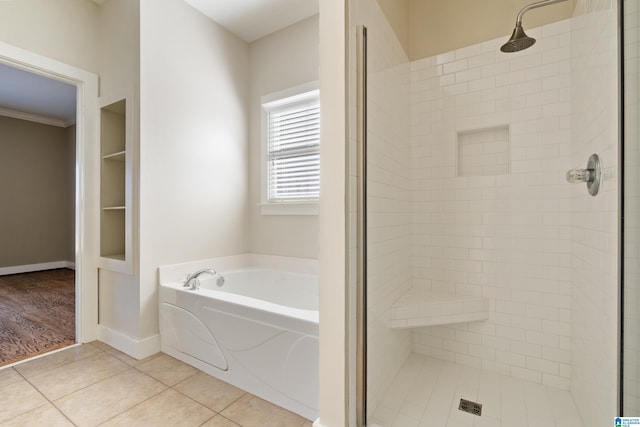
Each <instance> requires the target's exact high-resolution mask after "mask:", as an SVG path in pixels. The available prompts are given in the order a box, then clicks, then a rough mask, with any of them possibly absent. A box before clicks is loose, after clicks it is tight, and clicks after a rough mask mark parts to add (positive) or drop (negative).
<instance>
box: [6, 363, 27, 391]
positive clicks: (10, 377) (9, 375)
mask: <svg viewBox="0 0 640 427" xmlns="http://www.w3.org/2000/svg"><path fill="white" fill-rule="evenodd" d="M20 381H24V379H23V378H22V377H21V376H20V374H18V373H17V372H16V370H15V369H13V368H4V369H1V370H0V388H2V387H5V386H8V385H10V384H15V383H17V382H20Z"/></svg>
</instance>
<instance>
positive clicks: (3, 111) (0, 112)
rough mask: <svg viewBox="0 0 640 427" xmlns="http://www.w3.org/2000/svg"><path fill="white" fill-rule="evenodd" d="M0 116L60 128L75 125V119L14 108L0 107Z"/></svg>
mask: <svg viewBox="0 0 640 427" xmlns="http://www.w3.org/2000/svg"><path fill="white" fill-rule="evenodd" d="M0 116H4V117H11V118H12V119H19V120H27V121H29V122H35V123H40V124H43V125H49V126H57V127H60V128H68V127H69V126H72V125H75V124H76V122H75V120H72V121H67V120H60V119H53V118H51V117H46V116H41V115H39V114H32V113H25V112H24V111H18V110H12V109H10V108H1V107H0Z"/></svg>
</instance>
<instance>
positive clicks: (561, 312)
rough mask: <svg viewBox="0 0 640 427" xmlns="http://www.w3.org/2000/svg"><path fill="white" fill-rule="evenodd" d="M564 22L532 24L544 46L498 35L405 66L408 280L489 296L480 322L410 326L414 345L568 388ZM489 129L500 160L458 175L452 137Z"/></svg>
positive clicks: (568, 133) (568, 77) (425, 351)
mask: <svg viewBox="0 0 640 427" xmlns="http://www.w3.org/2000/svg"><path fill="white" fill-rule="evenodd" d="M570 29H571V25H570V21H562V22H559V23H555V24H551V25H548V26H545V27H542V28H538V29H533V30H532V35H533V34H536V33H537V34H538V38H540V42H539V43H537V44H536V45H535V46H534V47H533V48H531V49H529V50H527V51H523V52H519V53H516V54H510V55H507V54H503V53H501V52H499V50H498V49H499V46H500V45H501V42H503V41H504V40H502V39H500V40H493V41H488V42H485V43H482V44H478V45H474V46H470V47H468V48H464V49H460V50H457V51H455V52H451V53H448V54H443V55H438V56H437V57H433V58H426V59H423V60H419V61H414V62H412V64H411V74H412V75H411V85H412V97H411V99H412V101H411V109H412V135H411V178H412V197H413V199H412V201H413V204H412V216H411V220H412V234H413V237H412V240H411V242H412V245H411V267H412V284H413V286H414V287H423V288H427V289H431V290H434V291H445V292H452V293H459V294H465V295H474V296H482V297H485V298H489V299H490V300H491V304H490V305H491V314H490V319H489V320H488V321H486V322H473V323H462V324H457V325H451V326H439V327H430V328H420V329H416V330H415V331H414V333H413V348H414V351H415V352H417V353H421V354H425V355H429V356H432V357H436V358H440V359H445V360H449V361H453V362H457V363H460V364H464V365H470V366H476V367H481V368H483V369H487V370H491V371H496V372H499V373H501V374H507V375H511V376H514V377H517V378H521V379H526V380H529V381H535V382H539V383H544V384H548V385H553V386H557V387H561V388H565V389H568V388H569V387H570V376H571V375H570V369H566V366H567V365H568V364H569V363H570V357H571V353H570V348H569V347H570V346H568V345H567V343H568V342H569V341H570V334H571V323H570V322H571V311H570V310H571V298H570V289H571V267H572V266H571V256H570V251H571V247H572V245H571V202H570V196H571V188H570V186H568V185H567V184H566V183H565V181H564V173H565V172H566V170H567V169H569V168H570V167H572V166H571V129H570V126H569V125H568V124H565V123H570V117H571V103H570V101H571V67H570V65H569V64H570V59H571V50H570V35H569V32H570ZM541 32H542V33H544V35H545V36H544V37H540V33H541ZM534 37H535V35H534ZM496 127H507V128H508V129H509V148H508V152H507V153H506V154H507V157H506V158H505V159H503V160H504V161H506V162H507V163H508V164H507V167H505V168H502V169H501V170H498V169H496V170H495V171H494V173H489V174H487V173H485V172H483V173H478V174H475V176H474V174H473V173H469V174H465V175H471V176H457V168H458V167H459V165H457V159H458V157H459V156H460V155H461V154H462V155H465V153H464V152H463V153H460V152H459V151H458V148H457V136H458V133H466V132H469V131H478V130H479V131H481V132H483V131H484V130H485V129H491V128H496ZM466 154H468V153H466ZM475 155H476V156H478V159H477V161H478V162H481V161H482V159H481V158H480V157H479V156H480V153H475ZM466 158H468V157H466ZM469 170H470V171H473V170H474V169H473V168H471V169H469ZM480 175H483V176H480Z"/></svg>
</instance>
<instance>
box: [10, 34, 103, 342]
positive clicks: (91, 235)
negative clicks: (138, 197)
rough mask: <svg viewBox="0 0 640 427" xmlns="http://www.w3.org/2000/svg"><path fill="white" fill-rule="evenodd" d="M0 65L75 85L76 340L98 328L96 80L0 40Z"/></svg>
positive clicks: (94, 334) (92, 335)
mask: <svg viewBox="0 0 640 427" xmlns="http://www.w3.org/2000/svg"><path fill="white" fill-rule="evenodd" d="M0 63H3V64H6V65H9V66H11V67H14V68H18V69H22V70H25V71H29V72H32V73H35V74H39V75H41V76H44V77H48V78H51V79H54V80H59V81H62V82H64V83H68V84H72V85H74V86H76V88H77V90H76V163H75V169H76V171H75V174H76V180H75V268H76V275H75V277H76V279H75V289H76V304H75V306H76V308H75V310H76V342H80V343H86V342H90V341H93V340H95V339H97V329H98V270H97V255H98V241H99V234H98V225H99V224H98V218H99V215H98V213H99V196H98V194H99V191H98V188H99V186H98V183H99V170H100V165H99V162H98V158H99V153H98V152H97V149H98V148H97V147H98V121H97V105H98V104H97V100H98V90H99V88H98V76H97V75H96V74H93V73H91V72H88V71H85V70H82V69H80V68H76V67H74V66H71V65H68V64H64V63H62V62H59V61H56V60H55V59H51V58H48V57H46V56H42V55H39V54H36V53H33V52H30V51H27V50H24V49H21V48H18V47H15V46H12V45H10V44H7V43H2V42H0Z"/></svg>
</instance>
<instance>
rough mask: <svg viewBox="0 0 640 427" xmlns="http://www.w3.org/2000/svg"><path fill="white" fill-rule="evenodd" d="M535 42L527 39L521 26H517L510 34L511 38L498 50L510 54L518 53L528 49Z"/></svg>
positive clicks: (530, 38)
mask: <svg viewBox="0 0 640 427" xmlns="http://www.w3.org/2000/svg"><path fill="white" fill-rule="evenodd" d="M535 42H536V39H534V38H533V37H529V36H528V35H527V34H526V33H525V32H524V30H523V29H522V25H517V24H516V28H514V29H513V34H511V38H510V39H509V41H507V42H506V43H505V44H503V45H502V47H501V48H500V50H501V51H503V52H506V53H510V52H518V51H520V50H524V49H526V48H528V47H531V46H533V44H534V43H535Z"/></svg>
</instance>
